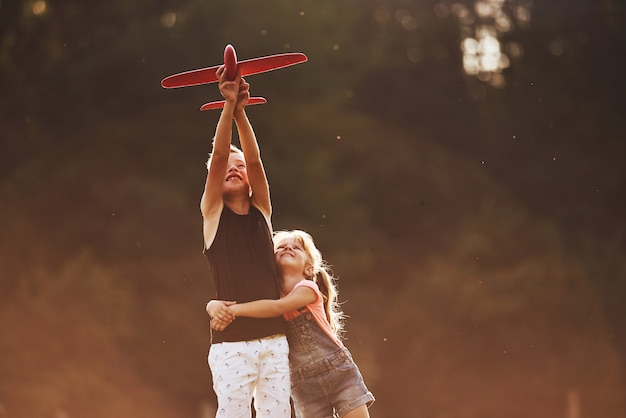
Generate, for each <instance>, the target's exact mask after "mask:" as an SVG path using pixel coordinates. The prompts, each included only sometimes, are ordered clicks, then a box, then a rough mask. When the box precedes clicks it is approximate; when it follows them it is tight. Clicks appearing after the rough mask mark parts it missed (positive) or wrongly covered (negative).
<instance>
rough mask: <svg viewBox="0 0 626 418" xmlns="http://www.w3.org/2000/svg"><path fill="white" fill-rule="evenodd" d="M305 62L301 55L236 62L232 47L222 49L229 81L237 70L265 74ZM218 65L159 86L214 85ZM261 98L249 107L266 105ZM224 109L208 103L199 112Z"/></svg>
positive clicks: (168, 79) (174, 77)
mask: <svg viewBox="0 0 626 418" xmlns="http://www.w3.org/2000/svg"><path fill="white" fill-rule="evenodd" d="M306 60H307V57H306V55H304V54H301V53H288V54H278V55H269V56H265V57H259V58H252V59H249V60H245V61H239V62H237V55H236V54H235V48H233V46H232V45H230V44H228V45H226V48H224V65H225V66H226V77H227V78H228V79H230V80H232V79H234V78H235V75H236V74H237V69H239V70H241V76H242V77H243V76H247V75H252V74H259V73H265V72H267V71H272V70H277V69H279V68H285V67H289V66H292V65H295V64H299V63H301V62H305V61H306ZM219 67H220V66H219V65H216V66H213V67H207V68H200V69H197V70H191V71H185V72H184V73H178V74H174V75H171V76H169V77H165V78H164V79H163V80H162V81H161V86H163V87H164V88H166V89H173V88H177V87H186V86H197V85H200V84H208V83H215V82H217V81H218V79H217V76H216V75H215V71H216V70H217V69H218V68H219ZM266 102H267V100H265V99H264V98H263V97H251V98H250V100H248V104H249V105H253V104H262V103H266ZM223 107H224V101H223V100H221V101H218V102H210V103H206V104H204V105H202V107H201V108H200V110H210V109H221V108H223Z"/></svg>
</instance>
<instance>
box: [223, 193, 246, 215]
mask: <svg viewBox="0 0 626 418" xmlns="http://www.w3.org/2000/svg"><path fill="white" fill-rule="evenodd" d="M224 204H225V205H226V206H228V209H230V210H232V211H233V212H235V213H236V214H237V215H247V214H248V212H250V198H249V197H247V196H246V197H242V198H232V197H224Z"/></svg>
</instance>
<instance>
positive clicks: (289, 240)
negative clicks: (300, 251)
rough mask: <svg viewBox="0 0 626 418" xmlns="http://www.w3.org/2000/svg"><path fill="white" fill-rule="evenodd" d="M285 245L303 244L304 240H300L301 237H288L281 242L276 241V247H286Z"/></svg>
mask: <svg viewBox="0 0 626 418" xmlns="http://www.w3.org/2000/svg"><path fill="white" fill-rule="evenodd" d="M284 244H302V240H301V239H300V237H296V236H287V237H283V238H281V239H280V240H278V241H276V242H275V244H274V245H276V246H280V245H284Z"/></svg>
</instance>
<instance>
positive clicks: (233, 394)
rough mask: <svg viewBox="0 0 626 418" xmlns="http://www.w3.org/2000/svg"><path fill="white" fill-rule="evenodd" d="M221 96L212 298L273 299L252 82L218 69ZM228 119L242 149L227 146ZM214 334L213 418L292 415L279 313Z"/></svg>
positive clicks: (209, 204) (210, 203) (209, 220)
mask: <svg viewBox="0 0 626 418" xmlns="http://www.w3.org/2000/svg"><path fill="white" fill-rule="evenodd" d="M216 74H217V76H218V77H219V89H220V92H221V94H222V96H223V97H224V100H225V104H224V109H223V110H222V113H221V115H220V118H219V121H218V123H217V128H216V132H215V138H214V142H213V151H212V153H211V156H210V157H209V161H208V162H207V167H208V174H207V179H206V184H205V190H204V194H203V195H202V200H201V203H200V209H201V211H202V218H203V236H204V254H205V255H206V257H207V259H208V261H209V265H210V268H211V273H212V275H213V280H214V282H215V288H216V293H217V299H220V300H236V301H238V302H247V301H252V300H257V299H278V298H279V293H278V284H277V274H276V267H275V263H274V255H273V243H272V225H271V212H272V207H271V202H270V193H269V185H268V182H267V177H266V175H265V170H264V168H263V164H262V162H261V158H260V151H259V146H258V143H257V141H256V137H255V135H254V131H253V129H252V126H251V124H250V121H249V120H248V117H247V115H246V113H245V106H246V104H247V103H248V99H249V98H250V93H249V87H250V86H249V84H248V83H246V82H245V81H244V80H243V79H242V78H241V74H240V73H238V74H237V75H236V76H235V79H234V80H228V79H227V77H226V74H225V69H224V66H222V67H220V68H219V69H218V70H217V73H216ZM233 120H234V122H235V124H236V126H237V131H238V134H239V140H240V143H241V148H242V149H241V150H239V149H237V148H236V147H234V146H232V145H231V137H232V125H233ZM236 322H237V323H236V324H232V326H230V327H228V328H227V329H226V330H224V331H212V333H211V348H210V350H209V366H210V368H211V372H212V374H213V388H214V390H215V393H216V395H217V400H218V411H217V415H216V416H217V417H218V418H226V417H228V418H230V417H250V416H251V410H250V405H251V403H252V399H253V398H254V406H255V411H256V417H258V418H262V417H267V418H270V417H271V418H279V417H285V418H288V417H290V414H291V409H290V404H289V394H290V384H289V358H288V355H289V346H288V343H287V339H286V336H285V325H284V322H283V320H282V318H267V319H257V318H245V320H241V321H236Z"/></svg>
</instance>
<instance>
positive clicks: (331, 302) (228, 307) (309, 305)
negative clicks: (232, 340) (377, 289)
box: [207, 230, 374, 418]
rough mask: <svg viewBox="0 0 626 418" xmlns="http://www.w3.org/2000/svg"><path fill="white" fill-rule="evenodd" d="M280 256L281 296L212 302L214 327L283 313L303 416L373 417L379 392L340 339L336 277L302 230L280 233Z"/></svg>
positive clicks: (277, 245)
mask: <svg viewBox="0 0 626 418" xmlns="http://www.w3.org/2000/svg"><path fill="white" fill-rule="evenodd" d="M274 257H275V260H276V265H277V268H278V274H279V277H280V279H281V299H278V300H270V299H264V300H257V301H254V302H248V303H241V304H237V303H236V302H234V301H218V300H212V301H210V302H209V303H208V304H207V312H208V313H209V315H210V316H211V318H212V320H211V327H212V328H213V329H215V330H223V329H224V328H225V327H227V326H228V324H230V322H232V321H233V320H234V319H235V318H236V317H237V316H245V317H254V318H269V317H274V316H280V315H283V316H284V318H285V319H286V321H285V322H286V324H287V339H288V341H289V368H290V375H291V397H292V399H293V401H294V407H295V410H296V416H297V417H298V418H321V417H345V418H367V417H369V412H368V410H367V408H368V407H369V406H370V405H371V404H372V403H373V402H374V396H373V395H372V393H371V392H370V391H369V390H368V389H367V387H366V386H365V383H364V381H363V377H362V376H361V373H360V371H359V369H358V367H357V365H356V364H355V363H354V361H353V359H352V356H351V354H350V352H349V351H348V349H347V348H346V347H345V346H344V345H343V343H342V342H341V340H340V335H341V331H342V320H343V313H342V312H341V309H340V308H339V304H338V302H337V292H336V289H335V283H334V278H333V276H332V275H331V272H330V269H329V267H328V266H327V265H326V263H325V262H324V260H323V259H322V255H321V253H320V251H319V250H318V249H317V248H316V247H315V244H314V242H313V238H312V237H311V235H309V234H308V233H306V232H304V231H301V230H294V231H280V232H277V233H275V234H274Z"/></svg>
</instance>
